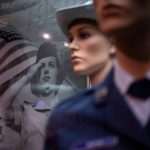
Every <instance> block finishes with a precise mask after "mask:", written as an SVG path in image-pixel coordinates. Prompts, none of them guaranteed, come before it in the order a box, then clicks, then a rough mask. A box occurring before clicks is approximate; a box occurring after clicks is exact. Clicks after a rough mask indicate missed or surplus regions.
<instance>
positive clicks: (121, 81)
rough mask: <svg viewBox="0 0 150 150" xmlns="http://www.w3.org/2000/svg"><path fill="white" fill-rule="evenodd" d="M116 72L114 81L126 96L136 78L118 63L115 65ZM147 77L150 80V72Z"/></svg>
mask: <svg viewBox="0 0 150 150" xmlns="http://www.w3.org/2000/svg"><path fill="white" fill-rule="evenodd" d="M114 67H115V72H114V80H115V83H116V85H117V87H118V88H119V90H120V92H121V93H122V94H126V92H127V90H128V88H129V86H130V84H131V83H132V82H133V81H134V80H135V79H134V77H133V76H132V75H131V74H129V73H128V72H127V71H126V70H125V69H123V68H122V67H121V66H120V64H119V63H118V61H117V60H116V61H115V63H114ZM146 77H147V78H148V79H150V70H149V71H148V72H147V74H146Z"/></svg>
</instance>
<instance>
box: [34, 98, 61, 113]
mask: <svg viewBox="0 0 150 150" xmlns="http://www.w3.org/2000/svg"><path fill="white" fill-rule="evenodd" d="M51 101H53V102H52V103H51V105H50V106H49V105H47V104H46V103H45V102H44V101H43V100H41V99H38V100H37V102H36V103H35V105H34V106H33V108H34V109H35V110H49V111H50V110H51V109H52V108H53V107H54V105H55V104H56V103H57V102H58V101H59V99H58V97H57V96H55V97H54V98H53V99H51Z"/></svg>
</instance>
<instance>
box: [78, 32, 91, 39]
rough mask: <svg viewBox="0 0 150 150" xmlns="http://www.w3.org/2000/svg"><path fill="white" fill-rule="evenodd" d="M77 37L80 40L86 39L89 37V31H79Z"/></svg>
mask: <svg viewBox="0 0 150 150" xmlns="http://www.w3.org/2000/svg"><path fill="white" fill-rule="evenodd" d="M78 36H79V38H80V39H81V40H84V39H88V38H90V37H91V34H90V33H87V32H81V33H79V35H78Z"/></svg>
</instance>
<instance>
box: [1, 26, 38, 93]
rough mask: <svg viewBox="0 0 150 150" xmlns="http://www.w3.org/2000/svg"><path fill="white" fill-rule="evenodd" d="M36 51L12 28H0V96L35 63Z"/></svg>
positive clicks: (28, 41)
mask: <svg viewBox="0 0 150 150" xmlns="http://www.w3.org/2000/svg"><path fill="white" fill-rule="evenodd" d="M37 50H38V48H37V47H36V46H35V45H34V43H33V42H31V41H30V40H28V39H27V38H25V37H24V36H23V35H22V34H21V33H20V32H19V31H18V30H17V29H16V28H14V27H13V26H11V25H7V26H5V27H0V96H2V94H3V93H4V92H5V91H6V90H7V89H8V88H9V87H10V86H11V85H12V84H13V83H15V82H16V81H17V80H19V79H20V78H21V77H22V76H23V75H24V74H25V73H26V71H27V69H28V68H29V67H30V66H31V65H32V64H34V63H35V62H36V54H37Z"/></svg>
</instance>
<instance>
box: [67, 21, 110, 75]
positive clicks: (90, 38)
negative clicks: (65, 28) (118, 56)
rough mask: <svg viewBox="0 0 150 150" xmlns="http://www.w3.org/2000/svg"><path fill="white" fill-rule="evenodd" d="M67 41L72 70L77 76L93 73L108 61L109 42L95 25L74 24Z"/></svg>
mask: <svg viewBox="0 0 150 150" xmlns="http://www.w3.org/2000/svg"><path fill="white" fill-rule="evenodd" d="M69 40H70V43H69V48H70V51H71V60H72V64H73V70H74V72H75V73H77V74H82V75H90V74H92V73H95V72H97V71H98V70H99V69H101V67H102V66H103V65H104V64H105V63H106V62H107V61H108V60H109V59H110V58H109V55H110V43H109V40H108V39H107V37H106V36H104V35H103V34H102V33H100V31H99V29H98V27H97V25H95V24H91V23H81V24H80V23H78V24H75V25H74V26H72V27H71V28H70V29H69Z"/></svg>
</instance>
